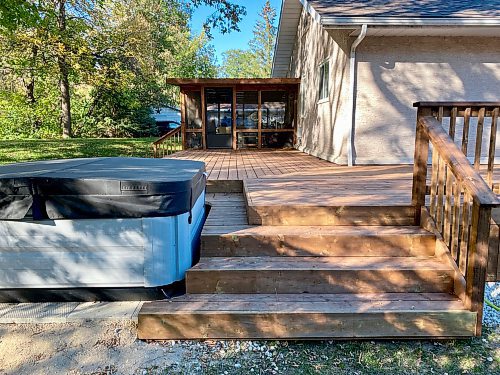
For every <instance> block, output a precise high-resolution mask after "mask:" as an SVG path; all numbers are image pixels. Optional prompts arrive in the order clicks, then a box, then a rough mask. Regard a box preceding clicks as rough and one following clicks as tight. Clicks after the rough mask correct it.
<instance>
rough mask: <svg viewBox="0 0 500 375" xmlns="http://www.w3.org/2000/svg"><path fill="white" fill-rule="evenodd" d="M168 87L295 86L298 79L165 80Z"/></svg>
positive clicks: (298, 81)
mask: <svg viewBox="0 0 500 375" xmlns="http://www.w3.org/2000/svg"><path fill="white" fill-rule="evenodd" d="M166 82H167V84H169V85H178V86H180V85H203V86H220V85H229V86H234V85H297V84H299V83H300V78H167V80H166Z"/></svg>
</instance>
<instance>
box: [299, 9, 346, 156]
mask: <svg viewBox="0 0 500 375" xmlns="http://www.w3.org/2000/svg"><path fill="white" fill-rule="evenodd" d="M349 44H350V41H349V37H348V31H342V32H330V31H326V30H324V29H323V28H322V27H321V25H320V24H319V23H318V22H316V21H315V20H314V19H313V18H312V17H310V16H309V15H308V14H307V12H305V11H303V12H302V15H301V17H300V21H299V27H298V32H297V38H296V42H295V48H294V52H293V55H292V61H291V71H290V76H292V77H300V78H301V85H300V86H301V89H300V90H301V91H300V95H299V113H298V136H299V137H298V144H297V148H298V149H300V150H302V151H305V152H308V153H310V154H312V155H315V156H318V157H321V158H323V159H327V160H330V161H332V162H336V163H345V162H346V160H347V158H346V143H345V139H346V134H347V133H346V132H347V129H348V128H347V125H348V123H349V121H346V118H347V111H346V104H348V101H347V98H348V90H349V79H348V75H349V68H348V58H347V56H348V55H347V53H348V48H349ZM346 51H347V52H346ZM327 58H329V59H330V80H329V96H328V99H327V100H322V101H320V102H318V96H319V92H318V87H319V74H318V71H319V70H318V69H319V65H320V64H321V63H322V62H323V61H324V60H325V59H327Z"/></svg>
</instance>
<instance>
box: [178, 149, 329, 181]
mask: <svg viewBox="0 0 500 375" xmlns="http://www.w3.org/2000/svg"><path fill="white" fill-rule="evenodd" d="M170 157H171V158H174V159H187V160H199V161H203V162H205V164H206V170H207V173H208V179H209V180H244V179H247V178H262V177H266V176H275V177H276V176H283V175H287V174H294V173H302V172H304V171H314V170H329V169H335V164H332V163H330V162H328V161H326V160H322V159H318V158H315V157H313V156H310V155H307V154H305V153H303V152H300V151H297V150H186V151H181V152H177V153H175V154H173V155H171V156H170Z"/></svg>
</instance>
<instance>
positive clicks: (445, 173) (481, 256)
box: [412, 102, 500, 335]
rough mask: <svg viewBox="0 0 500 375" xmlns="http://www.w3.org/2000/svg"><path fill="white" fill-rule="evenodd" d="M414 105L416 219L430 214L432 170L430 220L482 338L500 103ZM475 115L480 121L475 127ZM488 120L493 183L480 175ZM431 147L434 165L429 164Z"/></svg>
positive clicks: (495, 204)
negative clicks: (471, 153)
mask: <svg viewBox="0 0 500 375" xmlns="http://www.w3.org/2000/svg"><path fill="white" fill-rule="evenodd" d="M414 106H416V107H418V113H417V129H416V138H415V160H414V169H413V190H412V204H413V206H414V207H415V216H416V217H415V220H416V223H417V224H421V225H422V224H423V223H424V221H425V220H426V219H425V218H421V216H420V215H421V213H422V212H425V210H423V208H424V207H425V206H426V203H427V202H426V194H427V172H428V170H429V169H430V172H431V181H430V185H431V186H430V194H429V200H428V203H429V210H428V214H426V216H427V215H428V218H430V219H431V221H432V222H433V226H434V227H435V230H436V231H437V232H438V234H439V241H441V242H440V243H441V244H443V245H444V248H446V249H447V252H446V254H447V256H448V257H449V259H451V260H452V261H454V262H455V263H456V270H457V277H458V279H457V280H458V283H456V284H455V293H456V294H457V295H458V296H459V297H460V298H461V299H462V300H463V301H464V304H465V306H466V307H467V308H468V309H469V310H470V311H473V312H476V314H477V323H476V335H480V334H481V322H482V311H483V303H484V288H485V282H486V270H487V263H488V252H489V239H490V220H491V210H492V208H493V207H498V206H500V200H499V199H498V197H497V196H496V195H495V194H494V193H493V191H492V186H493V168H494V156H495V144H496V129H497V119H498V117H499V111H500V109H499V107H500V103H496V102H489V103H483V102H419V103H415V104H414ZM473 117H477V120H475V121H474V124H473V121H471V118H473ZM445 118H448V120H449V122H448V124H449V126H448V131H447V130H446V129H445V128H444V127H443V125H442V122H443V120H444V119H445ZM486 118H489V119H490V120H491V122H490V136H489V147H488V150H487V153H488V170H487V174H488V175H487V181H488V183H486V182H485V181H484V179H483V178H482V177H481V175H480V166H481V164H480V162H481V154H482V144H483V129H484V127H485V119H486ZM459 122H460V125H462V128H461V130H462V139H461V143H462V148H461V149H460V147H459V146H457V145H456V144H455V135H456V134H455V133H457V129H458V128H459V126H458V125H457V124H458V123H459ZM471 129H472V131H473V132H475V138H474V139H475V145H474V146H475V147H474V163H473V164H474V165H472V164H471V163H470V162H469V159H468V158H467V154H468V146H469V133H470V131H471ZM430 144H432V165H430V166H429V165H428V160H429V151H430ZM457 280H456V281H457ZM462 283H463V284H462ZM460 285H463V287H461V286H460Z"/></svg>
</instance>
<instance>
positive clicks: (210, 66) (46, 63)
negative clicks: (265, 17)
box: [0, 0, 244, 139]
mask: <svg viewBox="0 0 500 375" xmlns="http://www.w3.org/2000/svg"><path fill="white" fill-rule="evenodd" d="M202 3H203V4H208V5H211V6H213V7H214V8H215V12H214V14H213V15H212V16H211V18H209V20H210V19H212V20H213V19H215V18H217V19H219V20H222V19H224V20H225V22H226V21H227V22H226V24H225V25H221V23H220V22H219V23H218V25H219V26H220V28H221V29H222V30H223V31H229V30H233V29H236V28H237V23H238V22H239V20H240V15H241V14H243V13H244V8H242V7H240V6H238V5H234V4H232V3H231V2H229V1H226V0H206V1H205V0H193V1H191V0H189V1H188V0H173V1H170V0H168V1H167V0H30V1H24V0H7V3H6V4H7V5H9V6H10V5H12V7H9V8H8V9H7V7H4V5H3V3H2V5H1V6H0V16H1V17H2V18H0V20H1V22H2V23H1V24H0V138H6V139H12V138H19V137H24V138H33V137H35V138H47V137H58V136H60V134H61V125H64V126H65V127H66V124H67V123H68V121H69V124H70V126H71V127H72V132H73V133H74V135H75V136H78V137H126V136H145V135H148V136H156V135H157V134H156V133H157V130H156V127H155V126H154V122H153V120H152V119H151V116H150V110H151V108H158V107H162V106H165V105H175V104H177V103H176V101H177V100H178V99H177V98H178V95H177V91H176V89H173V88H171V87H165V78H166V77H185V78H194V77H215V76H216V75H217V67H216V61H215V60H214V56H215V53H214V51H213V49H212V47H211V46H210V45H209V38H208V37H207V36H206V35H205V34H204V33H202V34H201V35H193V34H192V32H191V31H190V29H189V19H190V16H191V12H192V9H193V7H196V6H199V5H200V4H202ZM6 9H7V10H6ZM62 10H64V11H62ZM214 17H215V18H214ZM209 20H207V22H209ZM213 26H214V27H215V24H214V25H213ZM208 29H209V28H208ZM14 30H15V32H12V31H14ZM65 81H66V82H68V85H67V86H66V89H67V88H68V87H69V93H70V95H69V98H67V97H65V95H64V90H65V88H64V87H63V86H64V82H65ZM61 82H62V83H63V84H61ZM69 101H71V118H68V117H67V116H63V115H64V111H62V110H61V108H62V106H61V104H62V103H63V104H64V103H66V104H67V107H69V104H70V103H69Z"/></svg>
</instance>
